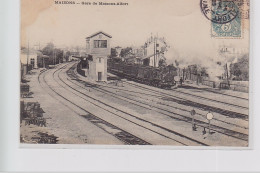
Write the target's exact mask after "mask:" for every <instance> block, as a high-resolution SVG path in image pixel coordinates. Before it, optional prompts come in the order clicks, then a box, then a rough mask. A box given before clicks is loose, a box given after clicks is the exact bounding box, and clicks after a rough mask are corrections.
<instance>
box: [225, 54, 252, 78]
mask: <svg viewBox="0 0 260 173" xmlns="http://www.w3.org/2000/svg"><path fill="white" fill-rule="evenodd" d="M230 74H231V75H232V76H234V77H233V80H245V81H248V80H249V57H248V55H244V56H242V57H241V58H240V59H238V61H237V62H236V63H232V64H230Z"/></svg>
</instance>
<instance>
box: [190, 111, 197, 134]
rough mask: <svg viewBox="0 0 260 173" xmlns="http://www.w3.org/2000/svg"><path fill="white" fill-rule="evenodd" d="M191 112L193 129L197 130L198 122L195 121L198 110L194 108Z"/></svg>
mask: <svg viewBox="0 0 260 173" xmlns="http://www.w3.org/2000/svg"><path fill="white" fill-rule="evenodd" d="M190 114H191V117H192V123H191V124H192V130H193V131H196V129H197V127H196V124H195V122H194V116H195V114H196V111H195V110H194V108H193V109H192V110H191V111H190Z"/></svg>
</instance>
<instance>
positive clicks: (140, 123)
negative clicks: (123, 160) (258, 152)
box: [20, 0, 250, 148]
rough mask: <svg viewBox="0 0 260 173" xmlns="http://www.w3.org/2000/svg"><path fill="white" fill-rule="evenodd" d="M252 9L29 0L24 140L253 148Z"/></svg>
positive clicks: (168, 0) (23, 48) (154, 0)
mask: <svg viewBox="0 0 260 173" xmlns="http://www.w3.org/2000/svg"><path fill="white" fill-rule="evenodd" d="M249 10H250V1H249V0H104V1H102V0H68V1H67V0H64V1H63V0H21V31H20V34H21V37H20V38H21V40H20V41H21V43H20V64H21V68H20V71H21V80H20V143H21V144H23V145H26V144H36V145H37V144H53V146H56V144H84V145H86V146H90V144H91V145H95V146H98V145H99V146H100V145H107V146H112V145H116V146H123V145H142V146H148V145H155V146H178V147H180V146H184V147H185V146H192V147H199V146H204V147H205V146H207V147H211V146H213V147H216V146H217V147H244V148H247V147H248V146H249V128H250V127H249V124H250V123H249V120H250V118H249V117H250V115H249V90H250V88H249V50H250V49H249V47H250V45H249V34H250V33H249V31H250V23H249V21H250V15H249V14H250V13H249ZM72 147H73V145H72Z"/></svg>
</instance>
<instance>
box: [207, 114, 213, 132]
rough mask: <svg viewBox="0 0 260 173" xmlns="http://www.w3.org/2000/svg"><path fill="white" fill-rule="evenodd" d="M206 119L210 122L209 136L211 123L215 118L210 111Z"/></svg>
mask: <svg viewBox="0 0 260 173" xmlns="http://www.w3.org/2000/svg"><path fill="white" fill-rule="evenodd" d="M206 118H207V120H208V122H209V134H210V121H211V120H212V119H213V118H214V115H213V114H212V113H211V112H210V111H209V112H208V113H207V115H206Z"/></svg>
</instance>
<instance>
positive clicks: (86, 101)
mask: <svg viewBox="0 0 260 173" xmlns="http://www.w3.org/2000/svg"><path fill="white" fill-rule="evenodd" d="M77 63H78V62H76V61H73V62H67V63H61V64H58V65H56V66H55V67H54V68H51V69H45V68H40V69H34V70H33V73H32V74H27V75H26V79H27V80H28V81H29V82H28V84H29V86H30V91H32V93H33V97H28V98H22V100H23V101H24V102H39V103H40V105H41V108H42V109H43V111H44V112H45V113H44V118H45V119H46V126H37V125H34V124H31V125H25V122H24V121H22V123H21V129H20V130H21V141H22V142H24V143H37V141H34V140H33V139H34V137H35V136H36V134H37V133H39V132H40V133H45V134H49V135H53V136H55V137H56V138H57V143H58V144H111V145H171V146H237V147H246V146H248V139H249V138H248V134H249V116H248V115H249V108H248V93H242V92H236V91H231V90H218V89H212V88H209V87H206V86H202V85H196V84H193V83H189V81H185V82H184V84H183V86H182V87H178V88H171V89H162V88H157V87H153V86H149V85H144V84H141V83H137V82H134V81H131V80H127V79H120V78H119V77H118V76H115V75H113V74H110V73H108V81H107V82H94V81H92V80H89V79H88V78H87V77H84V76H81V75H79V74H78V73H77V70H76V67H77ZM192 110H194V111H195V113H193V114H191V111H192ZM208 113H211V114H213V115H214V116H213V119H212V120H210V121H209V120H208V119H207V114H208Z"/></svg>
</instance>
